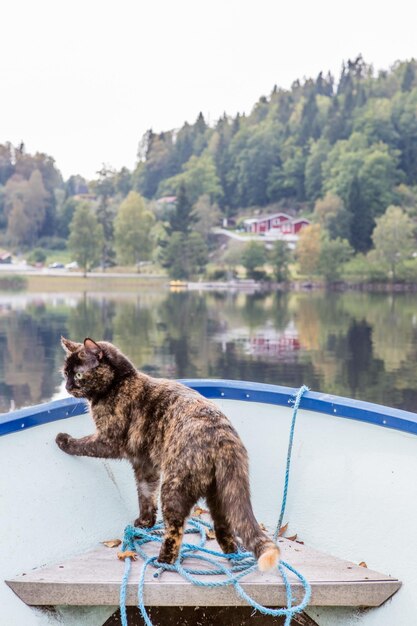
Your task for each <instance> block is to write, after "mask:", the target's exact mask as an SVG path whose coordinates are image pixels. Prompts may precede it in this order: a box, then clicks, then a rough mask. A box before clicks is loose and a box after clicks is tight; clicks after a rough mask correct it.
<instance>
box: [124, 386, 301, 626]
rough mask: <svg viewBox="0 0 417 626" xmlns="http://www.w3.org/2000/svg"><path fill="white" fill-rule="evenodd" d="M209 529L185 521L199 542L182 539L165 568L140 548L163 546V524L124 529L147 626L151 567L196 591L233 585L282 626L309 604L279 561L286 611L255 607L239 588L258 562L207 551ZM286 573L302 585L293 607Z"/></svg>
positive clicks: (239, 554) (288, 567)
mask: <svg viewBox="0 0 417 626" xmlns="http://www.w3.org/2000/svg"><path fill="white" fill-rule="evenodd" d="M306 391H308V387H306V386H305V385H303V386H302V387H301V388H300V389H299V391H298V393H297V395H296V397H295V400H293V401H292V402H294V407H293V415H292V422H291V429H290V436H289V443H288V453H287V464H286V471H285V481H284V492H283V497H282V505H281V512H280V516H279V521H278V525H277V528H276V530H275V534H274V540H275V541H276V540H277V538H278V533H279V530H280V528H281V526H282V520H283V517H284V512H285V507H286V503H287V493H288V482H289V474H290V465H291V453H292V445H293V440H294V429H295V421H296V418H297V411H298V407H299V405H300V401H301V397H302V396H303V394H304V393H305V392H306ZM212 528H213V527H212V524H210V523H209V522H206V521H205V520H202V519H200V518H198V517H191V518H190V519H189V520H188V525H187V528H186V530H185V534H186V535H187V534H190V533H198V534H199V536H200V537H199V541H198V542H197V543H196V544H194V543H187V542H186V541H185V538H184V541H183V543H182V545H181V551H180V554H179V557H178V559H177V561H176V562H175V563H174V564H173V565H168V564H167V563H159V562H158V558H157V557H156V556H149V555H148V554H147V553H146V551H145V550H144V548H143V546H145V545H146V544H147V543H149V542H157V543H162V541H163V529H164V525H163V522H157V523H156V524H155V526H153V527H152V528H135V527H134V526H127V527H126V528H125V531H124V538H123V544H122V550H123V551H126V550H132V551H134V552H136V553H137V554H139V555H140V556H141V557H142V559H143V567H142V571H141V575H140V579H139V584H138V607H139V610H140V612H141V615H142V618H143V620H144V622H145V624H146V626H153V624H152V622H151V620H150V618H149V615H148V613H147V611H146V608H145V603H144V586H145V575H146V571H147V569H148V567H149V566H152V567H154V568H155V569H156V570H157V571H156V572H155V573H154V575H153V576H154V578H158V577H159V576H160V574H161V573H162V572H163V571H168V572H177V573H178V574H180V575H181V576H182V577H183V578H184V579H185V580H187V581H188V582H190V583H192V584H193V585H197V586H199V587H210V588H215V587H224V586H226V585H233V586H234V588H235V591H236V593H237V595H238V596H239V597H240V598H242V600H244V601H245V602H246V603H247V604H249V605H250V606H252V607H253V608H254V609H255V610H257V611H259V612H260V613H262V614H263V615H270V616H273V617H282V616H285V624H284V626H290V624H291V620H292V618H293V617H294V615H296V614H297V613H301V611H303V610H304V609H305V608H306V606H307V605H308V603H309V601H310V597H311V587H310V584H309V582H308V581H307V580H306V578H304V576H303V575H302V574H300V572H298V571H297V570H296V569H295V568H293V567H292V566H291V565H290V564H289V563H287V562H286V561H282V560H281V561H280V562H279V564H278V570H279V573H280V574H281V577H282V580H283V581H284V586H285V591H286V596H287V605H286V608H282V609H271V608H267V607H265V606H262V605H261V604H258V602H256V601H255V600H254V599H253V598H251V597H250V596H249V595H248V594H247V593H246V592H245V591H244V589H243V588H242V586H241V584H240V580H241V579H242V578H243V577H244V576H246V575H247V574H250V573H251V572H254V571H255V570H256V569H257V561H256V559H255V557H254V555H253V553H252V552H247V551H244V550H243V548H239V550H238V552H235V553H233V554H224V553H223V552H218V551H216V550H209V549H208V548H206V541H207V534H206V531H207V529H210V530H212ZM185 559H194V560H196V561H198V562H202V565H201V566H200V568H195V569H194V568H192V567H189V566H187V567H184V566H183V563H184V560H185ZM131 562H132V559H131V558H129V557H128V558H126V559H125V570H124V574H123V579H122V583H121V588H120V615H121V620H122V626H128V621H127V613H126V592H127V584H128V580H129V574H130V569H131ZM286 570H288V571H289V572H292V573H293V574H294V575H295V576H296V577H297V578H298V580H299V581H300V582H301V584H302V585H303V588H304V597H303V599H302V600H301V602H300V603H299V604H295V605H294V604H293V602H294V598H293V594H292V589H291V584H290V582H289V580H288V576H287V572H286ZM207 574H210V575H220V574H221V575H223V577H224V578H222V579H221V580H218V581H215V582H208V581H205V580H201V579H200V578H198V577H199V576H202V575H207Z"/></svg>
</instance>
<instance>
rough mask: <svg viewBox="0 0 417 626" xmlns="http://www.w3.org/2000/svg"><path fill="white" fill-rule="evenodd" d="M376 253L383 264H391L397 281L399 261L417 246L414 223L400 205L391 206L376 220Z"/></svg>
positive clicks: (373, 237) (373, 234) (374, 241)
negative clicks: (416, 244) (416, 243)
mask: <svg viewBox="0 0 417 626" xmlns="http://www.w3.org/2000/svg"><path fill="white" fill-rule="evenodd" d="M372 241H373V243H374V246H375V255H376V257H377V258H378V260H379V261H380V262H381V263H382V264H386V265H388V266H389V269H390V271H391V275H392V280H393V281H395V278H396V269H397V266H398V264H399V263H401V262H402V261H403V260H404V259H406V258H407V257H408V256H409V255H410V253H411V252H412V250H413V248H414V247H415V239H414V223H413V222H412V220H411V219H410V218H409V217H408V215H407V214H406V213H404V211H403V210H402V209H401V207H398V206H390V207H388V209H387V210H386V212H385V214H384V215H382V216H381V217H379V218H378V219H377V220H376V226H375V229H374V232H373V233H372Z"/></svg>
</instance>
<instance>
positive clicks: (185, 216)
mask: <svg viewBox="0 0 417 626" xmlns="http://www.w3.org/2000/svg"><path fill="white" fill-rule="evenodd" d="M194 222H195V216H194V215H193V207H192V204H191V202H190V200H189V197H188V194H187V189H186V187H185V184H184V183H182V184H181V185H180V187H179V189H178V193H177V200H176V203H175V210H174V211H173V212H172V214H171V217H170V220H169V229H168V230H169V232H170V233H174V232H180V233H183V234H185V235H186V234H188V233H189V232H190V231H191V227H192V225H193V223H194Z"/></svg>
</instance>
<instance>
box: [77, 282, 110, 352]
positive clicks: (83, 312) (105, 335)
mask: <svg viewBox="0 0 417 626" xmlns="http://www.w3.org/2000/svg"><path fill="white" fill-rule="evenodd" d="M114 315H115V302H114V301H113V300H111V299H109V298H105V297H103V298H90V297H88V295H87V294H86V293H84V295H83V297H82V298H81V300H80V301H79V302H78V303H77V305H76V306H75V307H74V308H72V309H70V310H69V314H68V321H67V328H68V330H67V332H68V336H69V338H70V339H72V340H73V341H83V339H84V338H85V337H91V338H92V339H96V341H100V340H105V341H111V340H112V337H113V317H114Z"/></svg>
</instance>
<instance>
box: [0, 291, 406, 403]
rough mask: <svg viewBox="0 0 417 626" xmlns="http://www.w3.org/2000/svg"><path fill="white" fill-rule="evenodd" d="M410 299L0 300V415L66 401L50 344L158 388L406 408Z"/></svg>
mask: <svg viewBox="0 0 417 626" xmlns="http://www.w3.org/2000/svg"><path fill="white" fill-rule="evenodd" d="M416 312H417V294H409V293H398V294H382V293H361V292H350V291H349V292H344V293H325V292H321V291H320V292H317V291H314V292H292V293H267V294H264V293H254V294H250V293H242V292H237V293H232V292H197V291H190V292H188V291H183V292H177V293H175V292H171V291H169V290H168V288H165V287H164V288H160V289H157V288H154V289H141V290H140V291H136V292H130V293H114V294H109V293H103V294H99V293H84V294H78V293H61V294H53V295H50V294H45V295H42V294H32V293H23V294H5V293H3V294H0V348H1V349H0V412H6V411H9V410H10V409H13V408H20V407H22V406H27V405H31V404H38V403H40V402H44V401H47V400H50V399H52V398H57V397H61V396H62V395H66V394H65V391H64V390H63V386H62V377H61V374H60V371H59V370H60V367H61V366H62V363H63V358H64V353H63V351H62V348H61V346H60V337H61V335H64V336H66V337H70V338H71V339H73V340H76V341H81V340H82V339H83V338H84V337H86V336H90V337H92V338H93V339H96V340H100V339H105V340H107V341H111V342H113V343H115V344H116V345H117V346H118V347H119V348H120V349H121V350H122V351H123V352H124V353H125V354H126V355H128V356H129V358H130V359H131V360H132V361H133V362H134V363H135V365H136V366H137V367H138V368H139V369H141V370H143V371H145V372H147V373H149V374H151V375H154V376H163V377H168V378H187V377H189V378H201V377H204V378H229V379H239V380H247V381H258V382H264V383H273V384H277V385H288V386H290V387H299V386H300V385H301V384H306V385H308V386H309V387H310V388H311V389H312V390H314V391H322V392H326V393H331V394H337V395H342V396H349V397H353V398H360V399H362V400H368V401H371V402H377V403H380V404H386V405H389V406H394V407H397V408H403V409H408V410H411V411H415V410H416V406H417V313H416Z"/></svg>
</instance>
